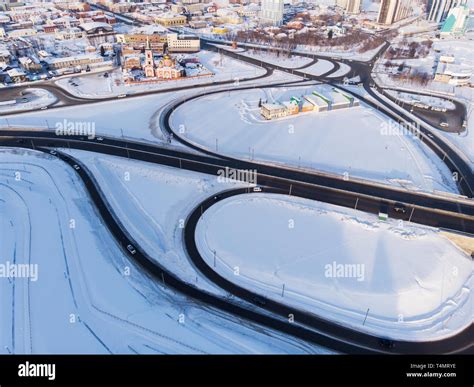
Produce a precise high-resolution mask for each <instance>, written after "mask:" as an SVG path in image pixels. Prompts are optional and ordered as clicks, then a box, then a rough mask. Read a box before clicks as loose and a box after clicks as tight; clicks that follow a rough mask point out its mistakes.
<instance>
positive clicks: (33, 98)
mask: <svg viewBox="0 0 474 387" xmlns="http://www.w3.org/2000/svg"><path fill="white" fill-rule="evenodd" d="M22 98H26V99H27V101H25V102H22V101H21V99H22ZM56 101H57V99H56V97H55V96H54V95H53V94H51V93H50V92H49V91H47V90H43V89H36V88H31V89H26V90H25V91H24V96H23V97H21V98H17V99H16V103H14V104H11V105H10V104H8V105H0V113H8V112H20V111H23V110H31V109H40V108H42V107H44V106H49V105H52V104H53V103H55V102H56Z"/></svg>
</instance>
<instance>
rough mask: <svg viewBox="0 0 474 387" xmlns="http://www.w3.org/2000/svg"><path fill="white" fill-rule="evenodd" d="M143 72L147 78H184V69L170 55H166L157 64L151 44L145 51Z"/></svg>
mask: <svg viewBox="0 0 474 387" xmlns="http://www.w3.org/2000/svg"><path fill="white" fill-rule="evenodd" d="M143 72H144V74H145V78H157V79H176V78H181V77H182V76H184V68H183V67H182V66H181V65H180V64H179V63H178V62H177V61H176V59H174V58H172V57H171V56H170V55H168V54H164V55H163V57H162V58H161V59H160V60H159V61H158V63H156V61H155V59H154V56H153V51H152V49H151V48H150V44H149V42H147V46H146V49H145V61H144V63H143Z"/></svg>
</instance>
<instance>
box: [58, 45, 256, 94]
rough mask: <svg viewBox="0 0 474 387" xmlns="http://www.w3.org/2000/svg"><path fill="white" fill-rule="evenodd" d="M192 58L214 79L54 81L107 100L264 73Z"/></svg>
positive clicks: (202, 55)
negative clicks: (129, 83)
mask: <svg viewBox="0 0 474 387" xmlns="http://www.w3.org/2000/svg"><path fill="white" fill-rule="evenodd" d="M192 56H196V57H198V58H199V60H200V62H201V63H202V64H203V66H204V67H206V68H207V69H208V70H209V72H210V73H212V74H213V75H209V76H202V77H194V78H180V79H177V80H166V81H161V82H157V83H143V84H138V85H137V84H134V85H127V84H125V83H124V82H123V79H122V73H121V71H120V70H119V69H116V70H114V71H112V72H110V76H109V77H107V78H106V77H104V76H103V75H102V74H94V75H85V76H79V77H77V76H76V77H72V78H63V79H61V80H59V81H57V82H56V84H57V85H59V86H61V87H62V88H64V89H66V90H67V91H69V92H70V93H72V94H74V95H76V96H79V97H86V98H106V97H111V96H115V95H120V94H125V93H129V94H134V93H141V92H145V91H152V90H162V89H173V88H175V87H183V86H189V85H196V86H198V85H202V84H206V83H212V82H217V81H227V80H235V79H244V78H253V77H257V76H259V75H262V74H264V73H265V70H264V69H262V68H260V67H258V66H253V65H250V64H247V63H245V62H242V61H238V60H235V59H232V58H229V57H228V56H225V55H223V54H222V55H221V54H218V53H215V52H211V51H204V50H203V51H200V52H199V53H197V54H193V55H192ZM70 80H72V81H73V82H74V83H76V84H77V86H74V85H73V84H72V83H71V82H70Z"/></svg>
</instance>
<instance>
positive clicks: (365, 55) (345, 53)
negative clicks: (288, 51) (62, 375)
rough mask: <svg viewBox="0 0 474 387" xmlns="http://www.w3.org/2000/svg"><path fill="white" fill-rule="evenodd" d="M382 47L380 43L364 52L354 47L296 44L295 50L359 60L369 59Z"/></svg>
mask: <svg viewBox="0 0 474 387" xmlns="http://www.w3.org/2000/svg"><path fill="white" fill-rule="evenodd" d="M381 48H382V45H380V46H379V47H376V48H374V49H372V50H367V51H365V52H358V51H357V49H356V48H353V49H352V50H344V49H343V48H341V49H338V48H337V47H330V46H329V47H320V46H298V48H297V49H296V50H295V52H296V53H298V52H303V53H310V54H316V55H322V56H331V57H339V58H344V59H353V60H361V61H369V60H371V59H372V58H373V57H374V56H375V55H376V54H377V53H378V52H379V51H380V49H381Z"/></svg>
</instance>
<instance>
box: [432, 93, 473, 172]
mask: <svg viewBox="0 0 474 387" xmlns="http://www.w3.org/2000/svg"><path fill="white" fill-rule="evenodd" d="M473 109H474V102H472V101H471V102H470V104H469V106H468V109H467V110H468V119H467V127H466V130H465V131H464V132H462V133H461V134H455V133H448V132H442V131H439V133H440V134H441V135H442V136H444V137H445V138H446V139H447V140H448V141H449V142H450V143H451V144H453V145H454V146H455V147H456V148H457V149H458V150H459V151H460V152H461V153H462V154H463V155H464V156H465V158H466V159H467V160H469V162H470V165H471V169H472V170H473V172H474V119H473V117H472V111H473Z"/></svg>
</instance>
